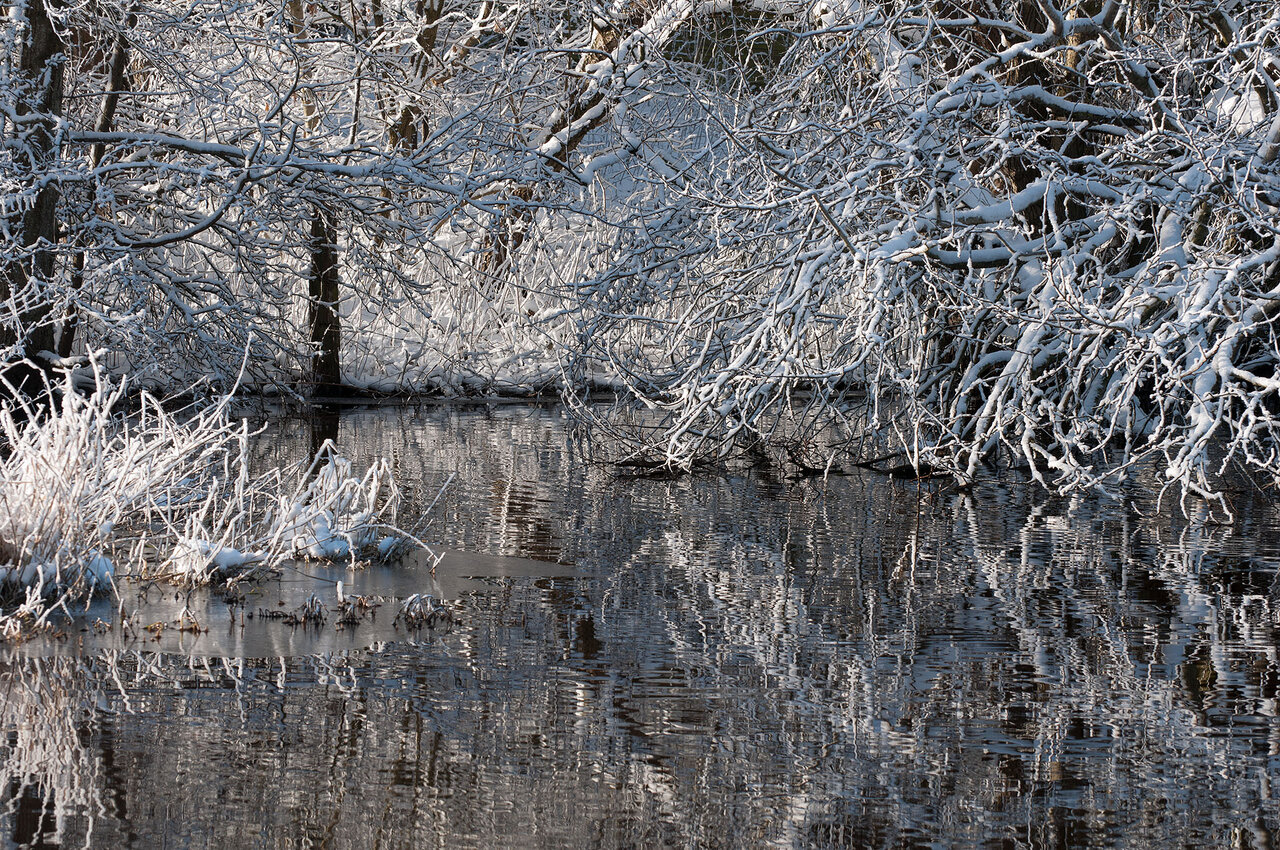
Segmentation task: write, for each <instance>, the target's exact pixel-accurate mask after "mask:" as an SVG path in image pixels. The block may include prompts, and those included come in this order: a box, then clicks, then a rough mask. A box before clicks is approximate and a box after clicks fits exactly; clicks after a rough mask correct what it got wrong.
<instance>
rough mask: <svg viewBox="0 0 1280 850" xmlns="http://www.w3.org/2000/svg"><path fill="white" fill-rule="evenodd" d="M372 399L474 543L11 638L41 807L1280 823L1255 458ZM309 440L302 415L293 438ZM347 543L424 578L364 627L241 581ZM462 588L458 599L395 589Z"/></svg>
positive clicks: (1263, 826)
mask: <svg viewBox="0 0 1280 850" xmlns="http://www.w3.org/2000/svg"><path fill="white" fill-rule="evenodd" d="M335 424H336V426H337V429H338V438H339V443H340V444H341V445H342V446H343V448H344V449H345V450H346V451H348V452H349V453H350V454H352V455H353V456H356V457H357V458H359V457H366V458H367V457H369V456H372V455H374V454H381V455H385V456H389V457H391V458H393V460H394V463H395V465H396V467H397V472H398V474H399V475H400V477H401V479H402V480H403V481H405V482H406V483H407V484H409V485H411V486H410V488H409V496H410V500H411V501H412V502H414V503H416V504H418V505H419V506H421V505H423V504H426V503H428V502H430V501H431V499H432V498H434V496H435V494H436V491H437V490H438V488H439V487H440V485H441V484H442V483H443V482H444V481H445V479H446V478H447V477H448V476H449V475H450V474H456V476H457V477H456V479H455V481H454V484H453V485H452V486H451V487H450V488H449V489H448V490H447V491H446V492H445V494H444V496H443V497H442V498H441V499H440V503H439V505H438V506H437V508H436V511H435V513H434V516H435V520H434V522H433V523H432V524H431V525H430V526H429V527H428V529H427V533H428V534H429V536H431V537H432V538H433V539H434V540H435V541H437V542H439V543H440V544H442V545H443V546H444V547H448V548H449V549H451V550H453V553H452V554H450V555H449V556H447V558H446V560H445V561H444V562H443V563H442V564H441V567H440V569H439V570H437V573H436V575H435V576H434V577H432V576H431V575H430V574H429V572H428V570H427V568H426V565H425V564H423V563H421V562H419V563H410V564H405V565H402V566H401V567H400V568H399V569H398V570H381V571H374V572H371V573H368V574H361V575H356V574H349V573H346V572H345V571H341V570H337V571H332V572H330V573H324V574H322V572H323V571H319V570H318V568H317V569H316V570H313V571H312V572H311V573H308V574H306V575H303V574H298V575H291V576H286V577H285V580H284V581H283V582H282V583H281V584H280V585H278V586H268V587H264V588H263V589H262V591H261V594H262V595H261V598H258V599H255V600H253V601H251V602H249V603H246V604H242V605H241V606H240V614H236V613H235V612H234V611H232V612H228V609H227V607H226V604H225V603H224V602H223V601H222V600H220V599H218V598H213V597H207V598H205V597H198V598H193V599H184V600H181V601H176V600H173V599H171V598H168V597H167V596H166V595H165V594H163V593H155V592H154V591H153V596H152V597H151V598H150V599H149V600H148V601H144V602H141V603H140V602H139V601H138V600H137V599H136V598H129V599H127V600H126V601H127V604H128V605H131V606H135V605H143V608H144V610H145V611H146V612H147V615H148V616H156V617H158V618H164V617H171V616H173V610H174V609H173V606H174V605H177V606H178V608H181V606H182V605H184V604H185V605H188V606H190V607H191V608H192V610H194V611H195V612H196V613H197V614H198V615H199V616H200V617H201V618H203V619H204V621H205V625H206V627H207V628H209V631H208V632H204V633H177V632H176V631H175V630H173V629H169V630H167V631H165V632H164V633H163V634H161V635H160V639H159V640H155V639H154V638H152V637H150V636H149V637H148V638H146V639H128V638H126V637H124V636H122V635H121V634H120V633H119V631H118V630H119V626H118V625H117V626H115V627H114V628H113V630H112V631H111V632H110V633H104V634H95V633H94V632H93V631H92V629H90V631H88V632H81V631H78V630H77V627H72V628H71V629H69V631H68V634H67V637H66V638H65V639H63V640H61V641H57V642H54V643H52V644H40V645H31V646H27V647H23V648H21V649H19V650H11V651H9V652H8V654H7V655H6V656H5V657H4V659H3V660H0V669H3V671H4V672H3V679H2V680H0V682H2V684H0V692H2V694H3V696H2V698H0V732H3V735H4V738H3V743H2V744H0V771H2V772H3V783H0V793H3V795H4V796H3V801H4V806H3V808H2V811H3V814H2V815H0V831H2V832H3V835H4V838H5V841H6V842H7V843H9V844H17V845H34V846H66V847H80V846H95V847H182V846H197V847H206V846H210V847H224V846H230V847H240V846H278V847H425V846H439V847H446V846H447V847H493V846H508V847H539V846H541V847H597V846H599V847H659V846H678V847H764V846H783V847H916V846H956V847H973V846H977V847H1002V848H1003V847H1082V846H1122V847H1207V846H1220V847H1257V848H1261V847H1270V846H1272V844H1273V838H1272V835H1273V832H1274V831H1275V830H1276V829H1277V827H1278V826H1280V807H1278V806H1277V802H1276V800H1275V798H1274V797H1273V794H1272V787H1271V785H1272V781H1273V778H1275V777H1276V776H1277V771H1278V770H1280V721H1277V718H1276V710H1277V697H1278V691H1280V660H1278V659H1277V637H1278V632H1277V627H1278V625H1280V620H1278V618H1277V615H1278V613H1280V599H1278V598H1277V586H1276V570H1277V567H1278V566H1280V538H1278V536H1277V534H1276V533H1275V528H1276V524H1277V519H1278V518H1280V517H1278V512H1277V509H1276V508H1275V506H1273V504H1272V503H1271V501H1270V500H1269V499H1268V498H1267V497H1266V494H1248V493H1240V494H1236V496H1235V502H1236V505H1235V506H1236V515H1237V520H1236V521H1235V522H1234V523H1232V524H1228V525H1222V524H1215V523H1212V522H1208V521H1206V520H1205V518H1204V517H1202V516H1200V515H1199V513H1198V512H1197V508H1196V507H1195V506H1194V505H1192V506H1191V511H1190V513H1191V516H1190V518H1184V517H1182V516H1181V515H1180V514H1179V513H1177V512H1175V511H1173V510H1170V509H1169V506H1168V505H1165V506H1160V505H1158V504H1157V503H1156V502H1155V499H1154V496H1153V495H1152V492H1153V490H1154V488H1152V487H1150V486H1148V485H1147V484H1146V483H1144V482H1139V483H1138V484H1137V485H1136V486H1135V487H1134V488H1133V489H1132V491H1131V492H1130V493H1129V494H1128V495H1127V496H1125V497H1124V498H1122V499H1119V500H1107V499H1102V498H1089V499H1074V500H1072V499H1059V498H1053V497H1050V496H1047V495H1045V494H1044V493H1042V492H1039V491H1037V490H1035V489H1033V488H1030V487H1027V486H1025V485H1022V484H1019V483H1017V482H992V483H985V484H981V485H979V486H978V487H976V488H975V490H974V491H973V492H972V493H957V492H951V491H947V490H945V489H943V488H939V487H932V486H925V487H921V486H919V485H915V484H896V483H890V482H888V481H886V480H885V479H882V478H877V477H874V476H870V475H868V476H866V477H853V476H850V477H842V478H832V479H830V480H829V481H827V482H825V483H823V482H821V481H815V480H801V481H787V480H785V479H780V478H778V477H774V476H772V475H770V474H769V473H767V472H759V471H755V472H746V471H728V472H724V473H716V474H706V475H699V476H696V477H691V478H685V479H680V480H672V481H662V480H648V479H640V480H627V479H618V478H615V477H613V476H612V475H611V474H610V472H609V470H607V469H603V468H599V467H591V466H588V465H586V464H584V463H583V462H582V454H581V451H580V447H579V446H578V445H577V444H576V443H575V442H574V440H573V439H572V438H571V437H570V435H569V433H568V432H567V430H566V427H565V424H564V421H563V420H562V419H561V418H560V416H559V415H558V413H557V412H556V411H555V410H553V409H540V408H530V407H503V408H494V409H491V410H484V409H466V410H463V409H449V408H443V407H437V408H423V409H420V410H417V411H411V410H405V411H401V410H395V411H366V412H359V411H356V412H352V413H349V414H347V415H344V416H343V417H342V418H341V419H340V421H337V422H331V423H330V426H331V427H332V426H333V425H335ZM309 442H310V436H309V435H308V433H307V431H306V430H305V429H304V428H302V427H301V426H298V425H288V424H286V425H282V426H280V427H279V428H278V429H277V430H276V431H275V432H273V434H272V435H270V436H268V437H267V438H266V439H264V441H263V444H262V447H261V451H262V453H263V459H264V461H267V460H287V459H292V458H295V457H299V456H301V455H303V454H305V453H306V452H307V451H308V450H309V449H308V447H309ZM468 553H469V554H468ZM516 559H518V560H516ZM339 577H342V578H344V581H346V582H347V583H348V587H351V588H354V591H353V592H362V593H368V594H370V595H377V596H379V597H380V598H383V599H386V600H387V606H386V607H385V609H384V610H381V611H380V612H379V613H378V614H377V617H376V618H375V619H372V620H369V621H365V622H362V623H360V624H359V625H356V626H354V627H350V628H342V629H340V628H339V627H338V625H337V624H335V623H334V622H332V621H329V622H326V623H324V624H322V625H321V626H319V627H316V628H297V627H290V626H287V625H285V624H284V623H282V622H279V621H276V620H269V619H268V620H264V619H263V618H262V617H259V618H257V619H254V620H252V621H245V620H244V619H243V617H242V616H241V615H243V613H244V612H245V611H252V610H262V609H269V608H271V607H272V606H275V607H277V608H285V609H288V608H290V607H291V606H293V605H294V604H295V603H296V602H297V601H298V600H299V599H301V598H303V597H304V596H306V595H308V594H310V593H312V592H322V593H332V592H333V591H332V587H333V585H332V584H331V582H332V581H335V580H336V579H337V578H339ZM318 589H319V590H318ZM424 591H432V592H435V593H437V594H439V595H442V596H444V597H445V598H446V599H447V600H448V604H449V605H450V608H451V610H452V611H453V612H454V613H455V615H456V618H457V622H456V623H455V625H454V626H453V627H452V628H445V627H441V628H438V629H436V630H426V629H424V630H420V631H408V630H406V629H404V628H402V627H400V626H397V625H395V624H393V623H392V622H391V620H392V619H393V617H392V614H391V613H390V611H391V610H392V606H393V605H394V600H396V599H399V598H402V597H403V596H405V595H407V594H408V593H411V592H424ZM126 595H127V594H126ZM326 598H327V597H326ZM280 602H284V603H285V605H284V606H280V605H279V603H280ZM112 604H115V603H112ZM147 605H150V606H152V607H149V608H147V607H146V606H147ZM165 606H169V607H168V608H165ZM104 611H105V613H106V617H105V619H108V620H109V619H110V606H109V605H108V606H107V608H106V609H104ZM81 627H84V626H81Z"/></svg>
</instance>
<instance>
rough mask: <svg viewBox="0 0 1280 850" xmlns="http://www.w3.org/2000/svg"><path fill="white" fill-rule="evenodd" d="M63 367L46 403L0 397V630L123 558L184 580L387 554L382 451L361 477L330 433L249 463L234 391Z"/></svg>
mask: <svg viewBox="0 0 1280 850" xmlns="http://www.w3.org/2000/svg"><path fill="white" fill-rule="evenodd" d="M94 385H95V390H94V392H92V393H91V394H89V395H80V394H78V393H77V392H75V391H74V389H73V387H72V384H71V381H70V379H69V378H68V379H67V381H66V382H65V384H64V386H62V387H61V394H60V398H58V399H57V400H56V401H53V402H51V403H49V409H48V410H47V411H38V410H35V409H33V408H32V407H31V406H25V405H19V406H17V407H16V408H15V407H0V441H3V452H4V457H3V459H2V460H0V602H3V604H4V608H3V613H2V614H0V635H2V636H4V637H9V638H12V637H16V636H18V635H21V634H22V633H23V632H24V631H25V630H27V629H30V628H38V627H40V626H41V625H43V624H45V623H46V622H47V621H48V618H49V616H50V615H51V614H52V613H53V612H54V611H58V610H62V611H69V610H70V608H69V606H70V605H72V604H75V603H76V602H80V601H83V600H85V599H87V598H88V597H90V596H91V595H92V594H94V593H96V592H101V591H104V590H106V589H108V588H109V587H110V586H111V584H112V579H113V576H114V575H115V574H116V572H117V569H118V568H119V567H123V568H127V569H128V570H129V571H130V572H132V573H134V574H135V575H137V576H139V577H141V578H147V579H156V580H167V581H171V582H174V583H177V584H182V585H198V584H208V583H210V582H212V581H214V580H226V579H236V578H251V577H253V576H255V575H258V574H262V573H264V572H269V571H272V570H274V569H276V568H278V567H280V566H282V565H283V564H284V563H285V562H286V561H288V560H290V559H294V558H346V559H353V560H355V559H362V558H370V559H373V558H390V557H394V556H396V555H398V554H400V552H401V551H402V549H403V548H404V547H405V546H406V545H409V543H408V540H409V538H408V537H406V536H405V535H403V533H400V532H396V531H395V530H394V522H395V512H396V508H397V506H398V504H399V500H400V496H399V491H398V490H397V488H396V486H395V483H394V482H393V481H392V480H391V475H390V470H389V467H388V465H387V464H386V463H385V461H379V462H377V463H375V464H374V465H373V466H372V467H370V469H369V470H368V471H367V472H366V473H365V474H364V476H363V477H356V476H355V475H354V474H353V472H352V469H351V464H350V462H349V461H347V460H346V459H344V458H342V457H340V456H339V455H338V454H337V451H336V449H335V447H334V446H333V445H332V444H331V443H329V444H326V445H325V446H324V447H323V448H322V449H321V451H320V453H319V455H318V457H317V459H316V460H315V461H313V462H312V463H311V464H310V465H299V466H295V467H290V468H287V469H283V470H282V469H274V470H270V471H269V472H267V473H266V474H258V475H255V474H251V472H250V466H249V439H250V437H251V436H252V434H251V432H250V430H249V426H248V424H247V423H246V422H244V421H241V420H236V419H233V418H232V417H231V416H230V414H229V411H228V400H226V399H224V400H223V401H222V402H220V403H218V404H216V405H213V406H210V407H206V408H203V409H201V410H198V411H194V412H193V411H185V412H183V413H181V414H175V413H172V412H169V411H166V410H165V409H164V407H163V406H162V405H161V404H160V402H159V401H158V400H157V399H155V398H154V397H152V396H150V395H148V394H146V393H143V394H141V395H140V397H139V398H140V408H139V409H138V411H137V413H136V414H135V415H132V416H128V417H126V416H123V415H120V414H118V413H115V412H113V411H114V410H115V408H116V407H117V406H118V405H119V402H120V401H121V399H122V397H123V395H124V392H125V388H124V386H123V385H119V386H114V387H113V386H111V385H110V383H109V382H108V380H107V379H106V378H105V377H104V376H103V375H102V374H100V373H98V374H95V384H94Z"/></svg>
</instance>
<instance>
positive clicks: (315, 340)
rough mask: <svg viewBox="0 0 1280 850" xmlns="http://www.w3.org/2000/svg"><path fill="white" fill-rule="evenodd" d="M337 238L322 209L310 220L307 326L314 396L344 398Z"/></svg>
mask: <svg viewBox="0 0 1280 850" xmlns="http://www.w3.org/2000/svg"><path fill="white" fill-rule="evenodd" d="M337 242H338V236H337V229H336V228H335V227H334V224H333V219H332V217H331V216H330V215H329V214H328V213H327V212H326V211H325V210H323V209H321V208H320V207H318V206H317V207H316V208H315V209H314V211H313V212H312V216H311V241H310V250H311V279H310V281H309V286H308V293H307V294H308V310H307V313H308V316H307V324H308V326H309V327H310V330H311V344H312V345H313V346H314V350H313V353H312V355H311V383H312V393H313V394H315V395H327V396H331V395H342V394H343V392H344V388H343V386H342V372H341V361H340V359H339V352H340V344H341V324H340V320H339V316H338V246H337Z"/></svg>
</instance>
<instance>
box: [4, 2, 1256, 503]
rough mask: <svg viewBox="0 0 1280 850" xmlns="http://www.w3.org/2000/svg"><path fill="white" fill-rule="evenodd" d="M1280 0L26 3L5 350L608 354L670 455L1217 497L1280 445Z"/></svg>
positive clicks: (151, 362)
mask: <svg viewBox="0 0 1280 850" xmlns="http://www.w3.org/2000/svg"><path fill="white" fill-rule="evenodd" d="M1278 28H1280V15H1277V13H1276V11H1275V10H1274V9H1273V8H1272V7H1271V6H1270V5H1268V4H1262V3H1256V2H1209V1H1208V0H1206V2H1197V3H1193V4H1190V5H1174V4H1160V3H1155V2H1151V1H1150V0H1139V2H1134V3H1115V2H1103V0H1078V2H1074V3H1065V4H1058V3H1053V2H1049V0H1020V2H1018V3H1015V4H1012V5H1008V4H993V3H985V2H979V0H936V2H935V1H934V0H928V1H927V2H915V3H907V4H899V3H876V2H866V3H863V2H855V0H824V2H820V3H816V4H808V3H798V2H783V0H776V1H775V2H766V0H755V1H754V2H745V0H741V1H740V2H732V1H731V0H703V1H702V2H695V0H667V1H666V2H615V3H612V4H610V5H609V6H608V7H603V6H601V7H598V8H592V9H587V8H582V7H579V6H577V5H573V4H563V3H551V2H540V0H517V2H508V3H502V2H463V0H458V2H452V0H432V2H416V3H409V2H400V0H391V2H386V0H363V2H359V3H352V4H346V5H343V6H340V7H329V6H325V5H312V4H307V3H302V2H300V0H286V1H285V2H283V3H279V2H277V3H271V2H267V1H266V0H254V2H249V3H242V4H238V5H235V6H231V7H222V6H209V5H207V4H195V3H192V4H184V3H180V2H179V3H174V2H168V0H147V2H143V0H110V2H108V0H95V2H93V3H88V4H83V5H78V6H68V5H63V4H61V3H59V2H57V0H21V2H19V3H17V4H16V5H14V6H12V7H11V8H10V14H9V16H8V17H7V19H6V23H5V25H4V35H3V38H4V46H3V56H4V57H5V62H4V65H3V68H0V75H2V76H0V92H2V93H3V103H0V124H2V127H0V129H2V131H3V133H2V135H3V138H4V144H5V146H4V152H3V157H2V159H3V170H2V172H0V180H2V181H3V183H4V191H5V198H6V200H5V206H4V210H3V213H4V215H3V227H4V232H3V240H2V242H3V244H0V265H2V266H3V275H2V276H0V281H3V287H4V290H3V292H0V294H2V295H4V297H5V300H6V305H7V306H6V310H7V319H6V320H5V322H4V328H5V330H4V334H5V335H4V336H3V337H2V338H0V343H3V344H5V345H7V346H8V347H9V349H10V357H9V358H8V359H9V360H11V361H12V360H13V359H14V358H15V357H17V356H18V355H25V356H27V357H31V358H33V359H35V360H36V361H37V362H41V363H55V364H56V363H59V362H61V363H63V364H64V365H65V364H66V358H67V357H70V356H72V355H75V354H77V353H80V352H88V351H96V350H99V349H106V350H108V351H109V352H111V356H112V357H114V360H113V361H112V362H113V363H114V365H115V367H116V368H117V369H119V370H122V371H128V372H130V373H133V375H134V380H135V381H143V382H150V383H153V384H156V385H159V386H175V385H179V384H182V383H186V382H190V381H192V380H195V379H197V378H201V377H203V378H207V379H211V380H214V381H221V382H223V383H227V378H228V376H231V375H234V374H236V373H237V368H236V367H237V366H238V364H239V362H240V359H241V357H242V354H243V352H244V351H245V350H248V351H249V353H250V358H249V363H250V366H249V374H250V375H251V378H252V383H253V384H255V385H257V386H259V387H263V388H276V389H281V390H284V391H287V392H300V393H304V394H305V393H306V392H307V391H308V388H309V387H318V388H320V389H321V390H323V391H325V392H331V391H334V390H340V389H341V388H343V387H344V386H352V385H354V386H358V387H377V388H382V389H396V390H423V389H440V388H443V389H446V390H451V391H466V390H471V389H481V390H486V391H492V390H495V389H508V390H511V389H520V390H526V391H527V390H531V389H538V388H541V387H543V386H547V385H557V386H560V387H561V388H563V389H569V390H576V389H580V388H587V387H594V386H600V385H601V384H603V385H607V386H610V387H612V388H615V389H618V390H620V391H622V392H623V393H624V394H626V395H627V396H628V397H630V398H635V399H639V400H641V401H643V402H645V403H647V404H648V405H650V406H652V407H656V408H659V409H661V410H664V411H666V413H667V417H666V419H665V424H666V427H665V428H664V430H663V431H662V434H661V436H660V438H658V439H650V440H648V441H647V445H646V446H645V448H647V449H648V450H649V451H650V452H651V453H655V454H656V455H657V456H658V457H659V458H660V459H663V460H665V461H666V462H669V463H671V464H674V465H688V464H690V463H692V462H694V461H695V460H697V459H698V458H700V457H704V456H708V455H711V456H717V455H724V454H726V453H727V452H729V451H732V450H733V447H734V446H735V445H737V444H742V443H744V442H745V443H759V442H760V441H762V440H763V441H765V442H768V441H773V442H774V443H779V444H781V443H785V442H787V441H794V440H795V439H797V438H798V436H797V435H799V436H801V437H802V436H804V435H806V434H816V433H820V432H819V431H818V430H817V429H818V428H820V427H823V426H826V425H828V424H831V423H841V422H848V421H854V417H856V418H857V421H860V422H864V423H867V424H869V426H870V428H871V433H872V436H873V437H875V438H876V442H877V444H878V445H880V446H883V447H884V449H877V450H876V451H881V450H896V451H901V452H905V453H906V454H907V455H908V457H909V459H910V461H911V462H912V463H914V464H918V465H922V464H928V465H930V466H933V467H940V468H943V469H946V470H948V471H950V472H951V473H953V474H955V475H957V476H959V477H960V478H962V479H971V478H973V477H974V476H975V475H976V474H977V473H978V471H979V469H980V467H981V466H982V465H983V464H985V463H988V462H991V461H994V460H1001V459H1004V460H1012V461H1013V462H1015V463H1018V464H1020V465H1026V466H1028V467H1030V469H1031V470H1032V471H1033V473H1034V474H1035V475H1036V476H1037V477H1038V478H1040V479H1041V480H1042V481H1044V482H1046V483H1049V484H1053V485H1054V486H1059V487H1078V486H1090V485H1093V484H1096V483H1098V482H1100V481H1101V480H1103V479H1105V478H1107V477H1108V476H1110V475H1113V474H1115V473H1116V472H1117V471H1120V470H1123V469H1125V468H1126V467H1127V466H1129V465H1131V464H1133V463H1135V462H1139V461H1143V460H1144V459H1147V458H1151V457H1156V458H1159V459H1160V462H1161V464H1162V465H1163V467H1164V468H1165V469H1166V472H1167V478H1168V479H1169V480H1170V481H1174V482H1178V483H1180V484H1181V485H1184V486H1188V487H1190V488H1192V489H1197V490H1201V491H1207V490H1209V489H1211V487H1212V486H1213V478H1214V475H1215V473H1216V472H1217V471H1218V469H1219V468H1220V466H1221V465H1222V464H1224V463H1227V462H1234V461H1238V462H1240V463H1242V464H1244V465H1245V466H1247V467H1249V468H1252V469H1254V470H1258V471H1263V472H1267V473H1272V474H1275V473H1280V446H1278V444H1277V440H1276V437H1277V434H1276V429H1277V424H1280V423H1278V420H1277V415H1278V413H1280V411H1278V410H1277V407H1278V405H1277V397H1278V394H1280V376H1278V375H1277V374H1276V369H1275V364H1276V361H1277V356H1278V352H1280V348H1278V347H1277V341H1276V338H1275V332H1274V329H1273V319H1274V317H1275V314H1276V312H1277V310H1276V304H1277V303H1278V293H1280V288H1278V287H1280V238H1278V234H1277V225H1276V222H1277V220H1278V219H1280V216H1277V207H1278V206H1280V185H1278V180H1277V168H1278V167H1280V165H1278V163H1277V152H1278V151H1280V95H1278V93H1277V80H1278V79H1280V47H1278V46H1277V29H1278ZM46 352H47V353H46ZM59 358H62V359H61V360H59ZM781 423H786V425H787V428H789V429H790V428H799V429H801V430H799V431H790V430H788V431H787V432H785V433H784V432H783V431H782V430H780V427H781ZM850 447H852V446H846V448H850ZM801 448H804V449H805V450H808V451H812V450H813V449H818V450H821V451H822V452H827V451H829V449H830V446H828V445H826V444H825V443H823V444H818V445H811V446H807V447H801ZM857 448H858V451H860V452H865V451H868V450H869V447H868V446H862V445H859V446H858V447H857Z"/></svg>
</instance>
